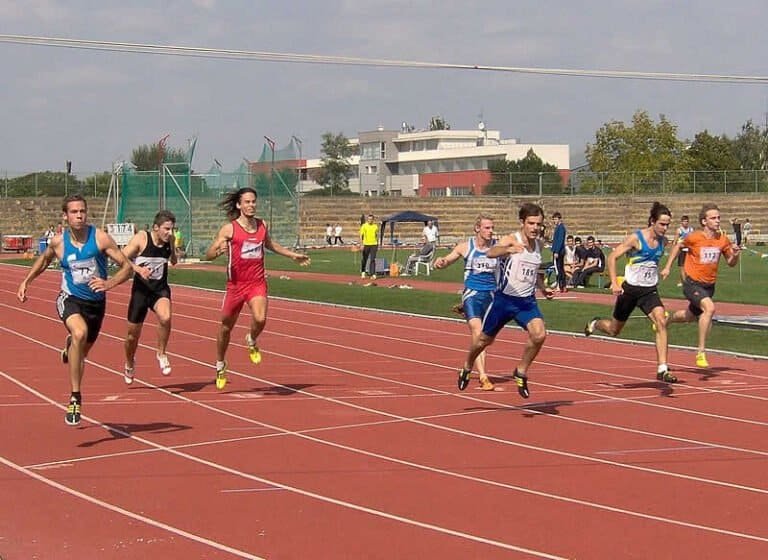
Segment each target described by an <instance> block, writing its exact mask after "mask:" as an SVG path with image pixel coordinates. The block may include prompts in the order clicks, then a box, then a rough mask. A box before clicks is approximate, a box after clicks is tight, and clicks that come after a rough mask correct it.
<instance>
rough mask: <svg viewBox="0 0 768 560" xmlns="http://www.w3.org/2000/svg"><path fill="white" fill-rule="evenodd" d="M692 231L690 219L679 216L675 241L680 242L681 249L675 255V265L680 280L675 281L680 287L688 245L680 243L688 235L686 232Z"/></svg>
mask: <svg viewBox="0 0 768 560" xmlns="http://www.w3.org/2000/svg"><path fill="white" fill-rule="evenodd" d="M690 233H693V226H691V220H690V218H689V217H688V216H683V217H681V218H680V227H679V228H677V242H678V243H679V244H681V247H682V249H681V251H680V253H679V254H678V255H677V266H678V268H679V269H680V282H678V283H677V287H678V288H679V287H681V286H682V285H683V282H684V281H685V271H684V269H683V265H684V264H685V257H686V255H688V247H686V246H685V245H682V242H683V239H685V238H686V236H688V234H690Z"/></svg>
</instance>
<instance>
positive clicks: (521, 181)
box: [485, 148, 563, 194]
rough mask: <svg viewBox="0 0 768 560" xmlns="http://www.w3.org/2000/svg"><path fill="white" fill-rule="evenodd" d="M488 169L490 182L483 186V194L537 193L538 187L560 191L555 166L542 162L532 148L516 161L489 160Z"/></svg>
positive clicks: (560, 182)
mask: <svg viewBox="0 0 768 560" xmlns="http://www.w3.org/2000/svg"><path fill="white" fill-rule="evenodd" d="M488 170H489V171H490V172H491V182H490V183H489V184H488V185H487V186H486V187H485V194H538V193H539V188H541V190H542V191H543V192H547V193H552V192H555V193H560V192H562V188H563V182H562V179H561V178H560V174H559V172H558V169H557V166H556V165H552V164H550V163H544V161H543V160H542V159H541V158H540V157H539V156H537V155H536V152H534V151H533V148H531V149H530V150H528V153H527V154H526V155H525V157H524V158H522V159H518V160H516V161H509V160H506V159H497V160H491V161H489V162H488Z"/></svg>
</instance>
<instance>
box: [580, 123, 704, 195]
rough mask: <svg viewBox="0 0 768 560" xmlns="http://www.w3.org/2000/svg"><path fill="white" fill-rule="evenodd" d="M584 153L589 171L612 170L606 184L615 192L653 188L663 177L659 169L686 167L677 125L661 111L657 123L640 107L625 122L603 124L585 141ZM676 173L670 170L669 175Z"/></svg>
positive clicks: (683, 149) (683, 147)
mask: <svg viewBox="0 0 768 560" xmlns="http://www.w3.org/2000/svg"><path fill="white" fill-rule="evenodd" d="M586 156H587V162H588V163H589V166H590V168H591V169H592V171H596V172H613V173H614V175H612V177H613V181H614V182H615V184H614V185H609V188H610V189H611V190H614V191H615V192H629V191H635V190H640V191H642V190H653V191H656V190H658V189H657V187H658V185H659V183H662V182H663V180H664V176H663V172H665V171H686V170H688V169H690V160H689V157H688V155H687V153H686V145H685V142H684V141H683V140H680V139H678V138H677V125H675V124H673V123H671V122H670V121H668V120H667V118H666V117H665V116H664V115H660V116H659V122H658V124H657V123H655V122H654V121H653V119H651V118H650V117H649V116H648V113H647V112H646V111H640V110H638V111H636V112H635V114H634V115H633V116H632V124H631V125H629V126H628V125H626V124H625V123H623V122H620V121H611V122H609V123H606V124H604V125H603V126H602V127H601V128H600V129H599V130H598V131H597V132H596V133H595V142H594V144H587V149H586ZM680 176H681V175H678V174H672V175H671V178H672V179H674V178H676V177H680ZM670 187H671V185H670Z"/></svg>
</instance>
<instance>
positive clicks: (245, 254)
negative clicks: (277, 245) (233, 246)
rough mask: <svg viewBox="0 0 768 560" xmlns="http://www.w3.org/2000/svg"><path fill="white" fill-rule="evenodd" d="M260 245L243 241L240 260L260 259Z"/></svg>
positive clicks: (261, 250)
mask: <svg viewBox="0 0 768 560" xmlns="http://www.w3.org/2000/svg"><path fill="white" fill-rule="evenodd" d="M263 254H264V253H263V249H262V244H261V243H260V242H259V243H254V242H253V241H247V240H246V241H243V247H242V249H240V258H243V259H260V258H261V256H262V255H263Z"/></svg>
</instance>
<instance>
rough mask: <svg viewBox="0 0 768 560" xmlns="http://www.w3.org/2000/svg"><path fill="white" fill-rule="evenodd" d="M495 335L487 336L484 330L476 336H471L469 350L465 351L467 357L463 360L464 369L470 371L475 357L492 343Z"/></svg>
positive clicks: (475, 359)
mask: <svg viewBox="0 0 768 560" xmlns="http://www.w3.org/2000/svg"><path fill="white" fill-rule="evenodd" d="M495 338H496V337H493V336H488V335H487V334H485V333H484V332H482V331H481V332H480V334H479V335H478V336H473V337H472V342H471V343H470V345H469V351H468V352H467V358H466V360H465V361H464V369H466V370H469V371H472V368H473V367H474V366H475V363H476V361H477V357H478V356H479V355H480V354H481V353H483V350H485V349H486V347H488V346H490V345H491V344H493V341H494V340H495Z"/></svg>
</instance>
